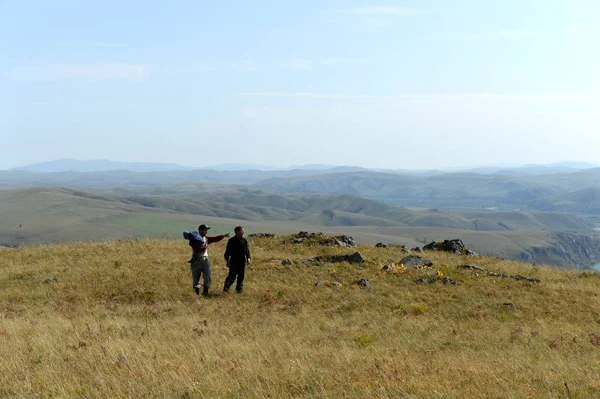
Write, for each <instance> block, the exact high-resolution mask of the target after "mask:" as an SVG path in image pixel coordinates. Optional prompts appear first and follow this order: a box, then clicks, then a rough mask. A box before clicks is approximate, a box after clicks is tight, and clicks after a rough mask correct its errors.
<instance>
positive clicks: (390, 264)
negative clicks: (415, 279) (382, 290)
mask: <svg viewBox="0 0 600 399" xmlns="http://www.w3.org/2000/svg"><path fill="white" fill-rule="evenodd" d="M381 270H386V271H388V270H394V265H393V264H392V263H388V264H387V265H385V266H383V267H382V268H381Z"/></svg>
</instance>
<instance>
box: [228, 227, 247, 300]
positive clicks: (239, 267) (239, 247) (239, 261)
mask: <svg viewBox="0 0 600 399" xmlns="http://www.w3.org/2000/svg"><path fill="white" fill-rule="evenodd" d="M234 232H235V236H233V237H231V238H230V239H229V241H227V249H226V250H225V255H224V257H225V261H226V262H227V267H228V268H229V274H228V275H227V278H225V286H224V287H223V291H224V292H227V291H229V287H231V285H232V284H233V283H234V282H235V280H236V278H237V284H236V285H235V291H236V292H237V293H241V292H242V290H243V289H244V274H245V272H246V265H249V264H250V248H249V247H248V241H247V240H246V239H245V238H244V229H243V228H242V226H237V227H236V228H235V229H234Z"/></svg>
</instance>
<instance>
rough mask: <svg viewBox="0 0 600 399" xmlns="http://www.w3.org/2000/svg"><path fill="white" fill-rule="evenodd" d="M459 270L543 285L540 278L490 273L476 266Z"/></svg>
mask: <svg viewBox="0 0 600 399" xmlns="http://www.w3.org/2000/svg"><path fill="white" fill-rule="evenodd" d="M458 268H459V269H463V270H473V271H475V272H482V273H486V274H487V275H488V276H489V277H499V278H512V279H513V280H524V281H528V282H530V283H541V282H542V281H541V280H540V279H538V278H533V277H525V276H521V275H519V274H506V273H496V272H489V271H487V270H485V269H484V268H482V267H479V266H475V265H460V266H458Z"/></svg>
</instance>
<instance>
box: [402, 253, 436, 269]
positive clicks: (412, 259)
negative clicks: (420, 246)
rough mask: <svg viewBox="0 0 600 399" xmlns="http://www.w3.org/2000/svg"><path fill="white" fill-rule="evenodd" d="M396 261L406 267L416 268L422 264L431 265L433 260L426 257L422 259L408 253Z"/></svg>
mask: <svg viewBox="0 0 600 399" xmlns="http://www.w3.org/2000/svg"><path fill="white" fill-rule="evenodd" d="M398 263H401V264H403V265H404V266H406V267H412V268H414V269H417V268H419V267H423V266H433V262H432V261H430V260H428V259H423V258H421V257H420V256H418V255H408V256H407V257H405V258H402V259H401V260H400V261H399V262H398Z"/></svg>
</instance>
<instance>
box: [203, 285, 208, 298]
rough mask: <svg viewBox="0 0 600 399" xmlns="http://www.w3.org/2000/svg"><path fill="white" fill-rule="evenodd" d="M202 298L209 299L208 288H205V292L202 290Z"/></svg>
mask: <svg viewBox="0 0 600 399" xmlns="http://www.w3.org/2000/svg"><path fill="white" fill-rule="evenodd" d="M202 296H204V297H206V298H208V287H204V290H202Z"/></svg>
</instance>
